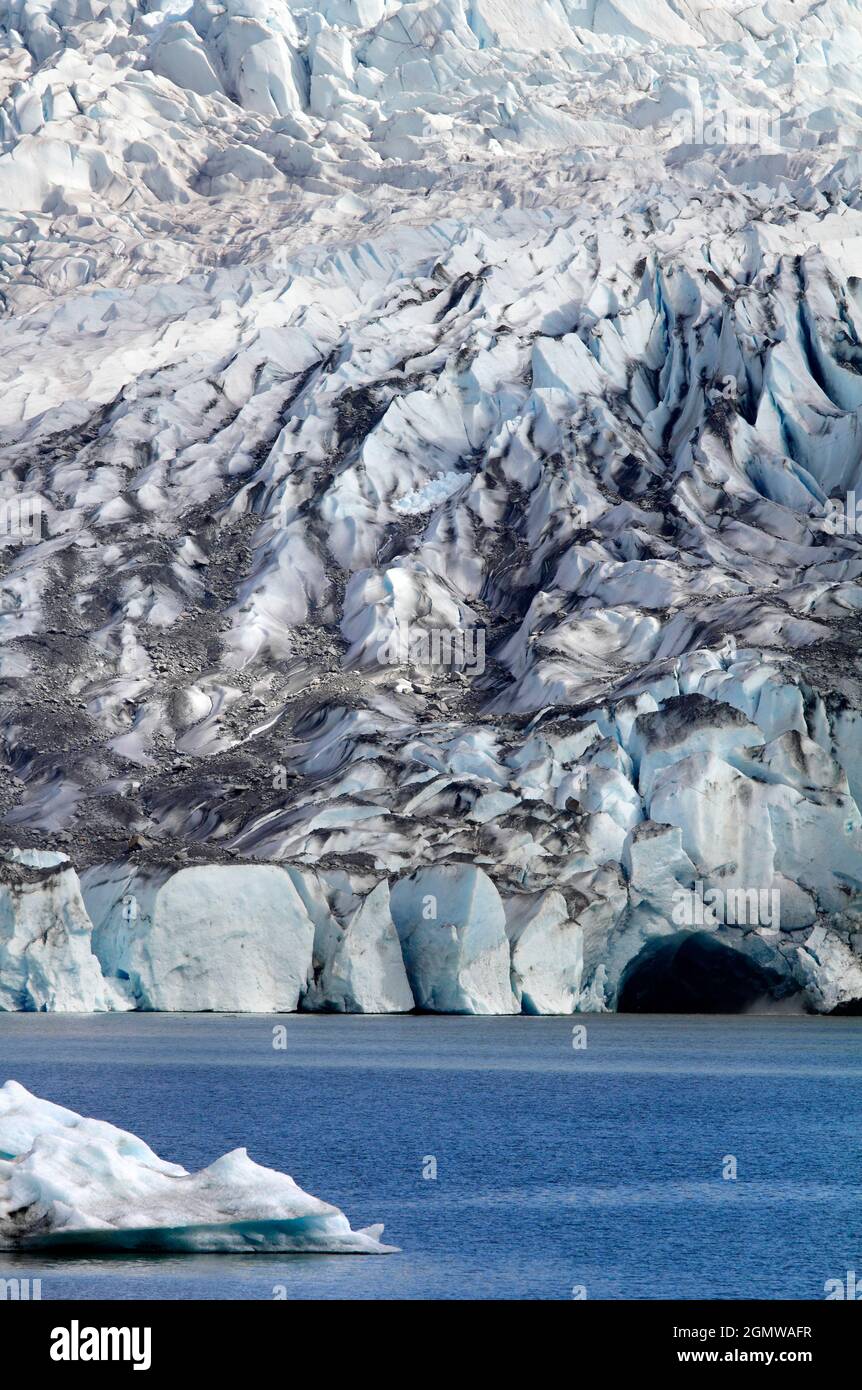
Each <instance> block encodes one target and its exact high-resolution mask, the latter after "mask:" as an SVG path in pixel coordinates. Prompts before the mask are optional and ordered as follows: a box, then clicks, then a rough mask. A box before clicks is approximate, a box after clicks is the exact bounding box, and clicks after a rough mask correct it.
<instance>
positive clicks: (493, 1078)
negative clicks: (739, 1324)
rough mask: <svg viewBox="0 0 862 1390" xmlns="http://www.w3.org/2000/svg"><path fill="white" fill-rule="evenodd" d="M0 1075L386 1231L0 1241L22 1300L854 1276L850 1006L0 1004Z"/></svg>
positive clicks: (396, 1294) (859, 1031) (738, 1287)
mask: <svg viewBox="0 0 862 1390" xmlns="http://www.w3.org/2000/svg"><path fill="white" fill-rule="evenodd" d="M274 1024H279V1025H284V1026H285V1027H286V1029H287V1050H286V1051H285V1052H279V1051H274V1050H273V1047H272V1029H273V1025H274ZM573 1024H577V1025H583V1024H586V1027H587V1046H586V1048H585V1049H584V1050H575V1049H573V1047H572V1027H573ZM10 1076H12V1077H15V1078H16V1079H17V1080H18V1081H20V1082H22V1083H23V1084H24V1085H25V1086H27V1087H29V1088H30V1089H31V1090H33V1091H35V1092H36V1093H37V1094H39V1095H42V1096H46V1097H48V1098H49V1099H51V1100H55V1101H58V1102H60V1103H61V1104H63V1105H68V1106H71V1107H72V1108H73V1109H75V1110H80V1111H83V1112H84V1113H87V1114H90V1115H95V1116H98V1117H99V1118H101V1119H106V1120H110V1121H112V1122H113V1123H114V1124H117V1125H121V1126H122V1127H123V1128H124V1129H130V1130H133V1131H134V1132H135V1133H136V1134H139V1135H141V1136H142V1137H143V1138H144V1139H146V1141H147V1142H148V1143H149V1144H151V1145H152V1147H153V1148H154V1149H155V1150H156V1151H157V1152H158V1153H160V1154H161V1155H162V1156H163V1157H165V1158H169V1159H172V1160H175V1161H178V1162H181V1163H183V1164H185V1165H186V1167H188V1168H196V1167H201V1166H203V1165H205V1164H208V1163H210V1162H212V1160H213V1159H215V1158H217V1157H218V1156H219V1155H220V1154H222V1153H224V1152H225V1151H226V1150H228V1149H231V1148H235V1147H237V1146H239V1145H244V1146H246V1147H247V1148H248V1149H249V1152H250V1153H251V1156H252V1157H253V1158H254V1159H256V1160H257V1161H258V1162H260V1163H263V1164H267V1165H269V1166H272V1167H274V1168H279V1169H282V1170H283V1171H287V1172H289V1173H290V1174H291V1175H292V1176H293V1177H294V1178H295V1179H296V1181H297V1182H299V1183H300V1184H301V1185H302V1186H303V1187H305V1188H306V1189H307V1190H308V1191H310V1192H313V1193H314V1194H315V1195H317V1196H319V1197H323V1198H325V1199H327V1200H329V1201H332V1202H336V1203H337V1204H338V1205H339V1206H340V1207H342V1208H343V1209H344V1211H345V1212H346V1213H347V1215H348V1217H349V1218H350V1221H351V1224H352V1225H353V1226H354V1227H356V1226H362V1225H368V1224H370V1223H372V1222H375V1221H384V1222H385V1223H386V1237H387V1239H389V1240H391V1242H392V1243H394V1244H396V1245H399V1246H400V1247H401V1248H402V1253H401V1254H398V1255H391V1256H386V1257H357V1256H334V1255H314V1256H292V1257H285V1256H272V1257H270V1256H261V1255H242V1256H220V1255H199V1256H169V1257H167V1256H166V1257H155V1256H135V1257H126V1256H117V1257H114V1258H98V1259H87V1258H80V1257H79V1256H67V1257H63V1258H61V1257H57V1256H51V1257H48V1256H45V1255H39V1256H37V1255H35V1254H33V1255H30V1256H27V1257H23V1256H17V1257H13V1256H8V1255H0V1277H2V1276H4V1275H6V1276H10V1275H13V1274H17V1275H18V1276H19V1277H24V1276H27V1275H29V1276H30V1277H31V1278H41V1279H42V1296H43V1298H117V1299H129V1298H222V1299H237V1298H241V1299H269V1298H272V1297H273V1290H274V1289H275V1288H276V1287H279V1288H280V1289H283V1291H284V1295H285V1296H286V1297H287V1298H289V1299H298V1298H352V1299H365V1298H378V1299H379V1298H418V1299H437V1298H465V1297H469V1298H475V1297H479V1298H515V1299H518V1298H531V1299H534V1298H540V1299H567V1298H570V1297H571V1296H572V1289H573V1287H574V1286H579V1285H582V1286H585V1288H586V1291H587V1296H588V1297H589V1298H638V1299H648V1298H697V1299H702V1298H751V1297H758V1298H798V1299H812V1298H813V1299H820V1298H823V1294H824V1289H823V1286H824V1281H825V1280H827V1279H829V1278H836V1277H837V1278H843V1277H844V1275H845V1272H846V1271H847V1270H849V1269H855V1270H857V1271H860V1270H862V1125H860V1120H862V1019H854V1018H847V1019H840V1018H824V1019H817V1018H806V1017H798V1018H793V1017H756V1016H754V1017H731V1018H714V1017H697V1018H693V1017H683V1016H676V1017H646V1016H643V1015H641V1016H636V1015H623V1016H618V1017H617V1016H601V1017H595V1018H589V1019H584V1018H581V1019H578V1020H566V1019H542V1018H499V1019H479V1018H433V1017H408V1018H343V1017H321V1016H316V1017H315V1016H308V1017H305V1016H290V1017H280V1018H278V1019H269V1018H262V1017H248V1016H243V1017H225V1016H216V1015H159V1014H149V1015H148V1014H137V1015H101V1016H97V1017H86V1018H78V1019H75V1018H71V1017H68V1016H66V1017H63V1016H58V1015H53V1016H52V1015H44V1014H40V1015H26V1014H5V1015H0V1080H6V1079H7V1078H8V1077H10ZM725 1155H733V1156H735V1158H736V1161H737V1171H738V1177H737V1179H736V1181H726V1180H723V1178H722V1166H723V1160H724V1157H725ZM431 1156H433V1157H434V1158H435V1159H436V1162H437V1178H436V1180H428V1179H424V1178H423V1176H422V1171H423V1160H424V1159H426V1158H427V1157H431Z"/></svg>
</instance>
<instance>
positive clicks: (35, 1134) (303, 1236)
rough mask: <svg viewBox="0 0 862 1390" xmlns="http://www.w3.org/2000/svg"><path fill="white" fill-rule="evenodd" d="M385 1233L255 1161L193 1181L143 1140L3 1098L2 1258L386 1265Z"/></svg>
mask: <svg viewBox="0 0 862 1390" xmlns="http://www.w3.org/2000/svg"><path fill="white" fill-rule="evenodd" d="M382 1232H383V1227H382V1226H379V1225H378V1226H370V1227H368V1228H367V1229H365V1230H360V1231H353V1230H351V1227H350V1223H349V1222H348V1220H347V1217H346V1216H345V1215H344V1213H343V1212H342V1211H340V1210H339V1208H338V1207H335V1206H332V1205H330V1203H328V1202H322V1201H320V1200H319V1199H318V1198H317V1197H312V1196H310V1195H309V1193H307V1192H304V1191H303V1190H302V1188H301V1187H298V1186H297V1184H296V1183H295V1182H294V1181H293V1179H292V1178H290V1177H288V1176H287V1174H286V1173H279V1172H275V1171H274V1170H272V1169H270V1168H262V1167H261V1166H260V1165H259V1164H257V1163H254V1162H253V1161H252V1159H251V1158H249V1156H248V1153H247V1152H246V1150H245V1149H234V1150H233V1152H231V1153H228V1154H225V1155H224V1157H223V1158H220V1159H217V1160H216V1162H215V1163H212V1164H210V1166H209V1167H208V1168H204V1169H202V1170H201V1171H200V1172H198V1173H188V1172H186V1170H185V1169H184V1168H182V1167H180V1165H179V1164H176V1163H166V1162H165V1161H164V1160H163V1159H161V1158H159V1157H158V1155H156V1154H155V1153H153V1151H152V1149H151V1148H149V1147H148V1145H147V1144H145V1143H144V1142H143V1140H141V1139H138V1138H137V1137H136V1136H135V1135H134V1134H129V1133H127V1132H126V1131H125V1130H122V1129H117V1128H116V1127H115V1126H114V1125H111V1124H106V1123H105V1122H104V1121H102V1120H91V1119H85V1118H84V1117H82V1116H81V1115H78V1114H76V1113H75V1112H74V1111H72V1110H67V1109H65V1108H64V1107H62V1106H59V1105H55V1104H53V1103H52V1102H50V1101H44V1100H40V1099H39V1098H38V1097H37V1096H34V1095H31V1094H30V1092H29V1091H27V1090H25V1089H24V1087H23V1086H21V1085H19V1084H18V1083H17V1082H15V1081H7V1082H6V1084H5V1085H4V1086H3V1087H0V1250H7V1251H15V1250H29V1249H62V1248H79V1249H92V1250H99V1251H101V1252H102V1253H103V1254H104V1253H107V1252H109V1251H120V1250H136V1251H152V1252H164V1253H166V1252H172V1253H185V1252H195V1251H197V1252H202V1251H212V1252H222V1253H227V1252H240V1253H254V1252H272V1251H276V1252H279V1253H293V1252H296V1253H300V1252H301V1253H314V1252H321V1253H331V1254H363V1255H382V1254H388V1253H390V1252H391V1251H392V1250H393V1249H394V1247H392V1246H386V1245H384V1244H383V1243H382V1242H381V1240H380V1236H381V1234H382Z"/></svg>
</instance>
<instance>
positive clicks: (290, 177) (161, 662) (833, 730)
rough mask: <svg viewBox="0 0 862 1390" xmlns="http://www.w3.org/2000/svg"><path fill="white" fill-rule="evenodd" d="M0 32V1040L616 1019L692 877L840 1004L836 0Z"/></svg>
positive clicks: (844, 87) (846, 778)
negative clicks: (18, 1015)
mask: <svg viewBox="0 0 862 1390" xmlns="http://www.w3.org/2000/svg"><path fill="white" fill-rule="evenodd" d="M0 38H2V44H0V47H2V50H3V51H2V57H0V294H2V300H0V515H2V517H3V518H4V521H5V519H6V518H7V517H14V516H15V515H16V514H17V513H16V511H15V509H16V508H18V507H20V506H21V505H22V499H31V500H32V499H36V498H38V499H40V508H41V516H40V524H41V533H40V535H38V536H37V535H31V536H29V537H27V538H22V537H20V536H18V537H16V536H15V535H8V534H5V533H0V565H2V572H0V675H2V678H3V682H4V698H3V702H2V706H0V829H2V838H3V842H4V844H6V845H8V846H9V850H11V849H12V847H13V846H18V847H19V849H18V851H17V852H16V855H17V859H16V861H13V862H11V863H10V861H9V860H8V859H7V858H5V857H4V858H3V859H2V865H3V869H2V874H0V1005H2V1007H3V1008H16V1009H17V1008H27V1009H32V1008H51V1009H54V1008H56V1009H85V1010H86V1009H102V1008H128V1007H135V1008H165V1009H176V1008H191V1009H196V1008H214V1009H242V1010H245V1009H254V1010H264V1011H267V1010H274V1011H281V1010H292V1009H297V1008H300V1009H334V1010H350V1011H362V1012H384V1013H387V1012H405V1011H408V1010H409V1009H411V1008H413V1007H418V1008H433V1009H441V1008H444V1009H449V1008H452V1009H454V1010H456V1011H468V1012H483V1013H487V1012H492V1013H493V1012H500V1013H508V1012H511V1011H513V1010H516V1009H522V1010H541V1011H553V1012H561V1013H569V1012H571V1011H572V1010H573V1009H577V1010H581V1009H590V1008H599V1009H601V1008H613V1007H615V1006H616V1003H617V996H618V991H619V987H620V981H621V980H622V978H623V976H624V974H625V971H626V969H627V968H628V965H629V963H630V962H631V961H632V959H634V958H635V957H636V955H637V954H638V952H639V951H641V950H642V949H644V948H645V947H647V946H648V945H649V943H651V942H654V940H656V939H658V938H659V937H661V936H663V935H666V934H667V933H668V932H669V931H671V930H672V929H674V930H675V929H676V928H675V924H674V922H673V918H672V913H673V905H674V894H675V892H676V891H677V890H679V889H680V888H681V889H683V890H684V891H686V892H694V885H695V884H696V883H698V882H701V883H703V884H704V885H705V886H706V890H707V891H710V890H712V889H715V890H719V889H720V890H722V891H725V890H727V889H740V890H746V889H757V890H761V889H762V890H763V891H765V892H767V893H772V892H774V891H777V892H780V894H781V904H782V906H781V927H780V932H779V938H778V940H777V942H776V943H774V944H773V946H772V947H771V948H770V949H771V950H772V951H773V953H774V955H775V956H776V957H777V963H776V962H775V961H773V965H774V966H775V969H776V970H779V971H783V972H785V973H786V976H787V978H788V979H789V980H793V981H794V982H795V983H796V984H797V985H798V987H799V989H800V991H801V992H802V994H803V997H804V1001H805V1003H806V1005H807V1006H808V1007H811V1008H814V1009H818V1010H828V1009H830V1008H832V1007H842V1008H843V1007H845V1006H851V1005H852V1003H853V1001H854V1000H855V999H857V998H859V997H860V990H859V982H858V979H857V973H856V972H857V966H856V962H857V960H858V959H859V958H860V954H862V952H860V948H862V929H860V921H862V917H860V914H862V852H860V848H859V846H860V828H862V813H860V807H862V725H860V718H862V715H860V710H862V689H860V685H859V679H858V674H857V671H858V646H859V615H860V606H862V598H860V583H859V581H860V575H862V540H860V536H859V534H857V532H856V530H855V529H853V528H852V527H849V528H847V527H844V528H842V527H839V528H836V527H835V525H834V524H833V523H834V515H835V510H836V506H837V507H838V508H839V509H840V508H842V507H844V506H846V505H849V504H848V502H847V499H848V498H849V496H850V494H852V493H855V494H856V495H858V496H862V472H860V469H862V387H860V370H862V347H860V343H862V294H860V282H859V277H860V275H862V260H860V252H859V248H860V246H862V195H860V174H862V161H860V156H859V153H858V150H859V143H860V129H862V122H860V110H859V104H858V70H859V63H860V60H862V11H860V8H859V5H858V3H855V0H816V2H815V0H799V3H796V4H792V5H791V4H789V3H787V2H786V0H768V3H765V4H763V5H757V6H750V5H747V4H744V3H742V0H710V2H709V3H706V2H705V0H692V2H691V3H687V4H685V5H678V4H675V3H673V4H672V3H670V0H649V3H647V0H596V2H595V3H593V0H591V3H589V4H587V3H581V0H521V3H518V4H515V3H514V2H513V0H469V3H468V0H419V3H402V2H401V0H385V3H384V0H321V3H320V4H316V5H314V6H311V5H310V4H306V3H304V0H291V4H290V5H277V4H275V3H274V0H226V3H220V4H216V3H212V0H195V3H193V4H191V3H187V0H177V3H175V4H172V5H171V6H165V7H164V8H162V7H152V8H148V9H147V11H146V12H143V10H142V9H141V7H140V6H138V5H135V4H132V3H129V0H112V3H111V4H110V6H107V7H105V6H104V5H103V4H102V0H63V3H62V4H61V3H59V0H45V3H40V4H38V5H34V4H33V3H31V0H0ZM754 117H756V118H757V119H756V121H754V124H752V119H753V118H754ZM25 540H26V543H25ZM413 630H415V631H417V632H418V633H419V634H422V635H425V634H429V633H433V632H434V631H435V630H436V631H438V632H445V633H447V634H453V633H454V634H457V635H458V637H459V638H460V639H462V640H466V639H468V638H470V639H471V640H472V639H474V638H476V637H477V635H481V637H482V640H483V642H484V648H483V650H484V652H485V659H484V661H483V663H482V669H481V670H479V668H478V664H476V667H475V669H469V670H468V669H463V668H459V667H457V666H456V664H454V663H451V662H450V663H447V662H446V661H445V660H442V659H435V660H431V659H429V660H407V659H405V658H403V655H402V653H401V651H400V648H399V647H398V643H397V640H396V639H397V638H398V635H399V634H400V633H401V632H404V631H413ZM393 643H394V645H393ZM429 650H430V649H429ZM393 654H394V659H390V658H392V656H393ZM5 853H7V851H4V854H5ZM60 856H66V857H67V859H62V858H60ZM67 860H68V862H67ZM78 873H80V885H81V890H82V895H83V896H82V898H81V893H80V892H79V887H78V878H77V876H76V875H77V874H78ZM420 889H421V891H420ZM427 897H433V898H436V899H437V900H438V907H440V905H441V904H442V907H441V911H442V912H443V916H442V917H441V918H439V919H438V920H436V921H435V920H433V919H432V918H428V917H425V916H424V915H423V912H424V910H425V906H426V905H425V904H424V899H425V898H427ZM132 902H134V905H135V908H134V910H135V913H136V914H137V915H136V916H134V917H132V916H131V915H130V912H131V903H132ZM821 929H822V930H823V931H824V932H825V933H827V935H826V936H825V937H823V938H822V939H821V938H819V937H818V938H817V940H818V941H819V942H820V945H819V946H812V947H811V948H810V949H809V947H808V945H806V942H807V941H808V940H809V939H810V938H811V933H813V932H817V931H820V930H821ZM727 932H728V933H729V934H730V936H731V939H732V940H733V941H734V942H736V943H737V945H736V948H737V949H740V950H744V951H753V950H754V949H755V946H756V942H755V941H749V940H748V938H749V937H756V933H752V932H748V933H746V932H740V931H736V929H735V928H732V927H728V928H727ZM734 932H735V935H734V934H733V933H734ZM757 939H758V940H759V939H760V938H757ZM770 968H772V967H770Z"/></svg>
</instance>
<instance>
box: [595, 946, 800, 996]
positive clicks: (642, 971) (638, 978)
mask: <svg viewBox="0 0 862 1390" xmlns="http://www.w3.org/2000/svg"><path fill="white" fill-rule="evenodd" d="M797 992H798V991H797V987H796V986H795V985H794V984H793V982H792V981H789V980H788V979H787V976H786V974H784V973H783V972H782V971H780V970H774V969H772V968H771V967H770V966H768V965H765V964H761V963H759V962H757V961H755V960H752V958H751V957H750V956H749V955H746V954H745V953H744V952H742V951H738V950H734V948H733V947H732V946H726V945H724V943H723V942H721V941H717V940H716V939H715V936H714V935H712V934H711V933H709V932H676V933H674V935H673V936H664V937H661V938H660V939H659V940H657V941H655V942H649V943H648V944H647V945H646V946H644V947H643V949H642V950H641V951H639V952H638V954H637V955H636V956H635V957H634V959H633V960H630V961H629V963H628V965H627V966H626V968H625V970H624V971H623V974H622V978H621V980H620V987H619V993H618V996H617V1011H618V1012H619V1013H649V1014H680V1013H685V1014H738V1013H748V1012H759V1011H763V1012H766V1011H768V1010H771V1009H773V1008H775V1007H776V1005H778V1004H779V1003H781V1002H782V1001H785V1000H788V999H790V998H791V997H792V996H793V995H794V994H796V993H797Z"/></svg>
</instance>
